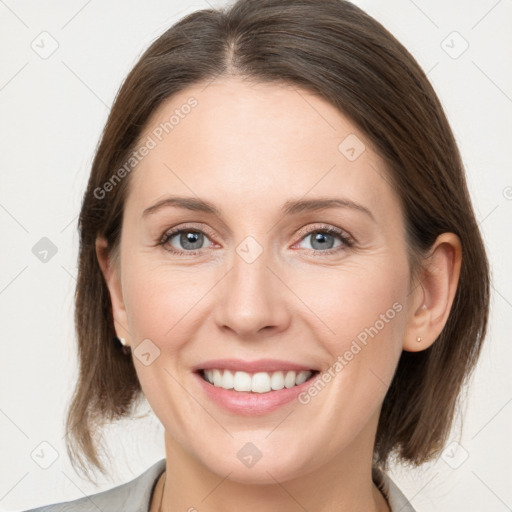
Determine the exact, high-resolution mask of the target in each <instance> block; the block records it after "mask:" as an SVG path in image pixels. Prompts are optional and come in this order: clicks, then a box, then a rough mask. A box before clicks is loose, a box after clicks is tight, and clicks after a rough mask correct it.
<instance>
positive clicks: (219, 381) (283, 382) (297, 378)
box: [204, 368, 312, 393]
mask: <svg viewBox="0 0 512 512" xmlns="http://www.w3.org/2000/svg"><path fill="white" fill-rule="evenodd" d="M311 375H312V372H311V371H309V370H307V371H301V372H295V371H293V370H291V371H288V372H282V371H277V372H272V373H268V372H257V373H254V374H250V373H247V372H241V371H237V372H234V373H233V372H231V371H230V370H219V369H217V368H215V369H213V370H204V376H205V378H206V380H207V381H208V382H210V384H213V385H214V386H216V387H218V388H224V389H234V390H235V391H252V392H253V393H268V392H269V391H277V390H279V389H283V388H284V387H286V388H291V387H293V386H298V385H299V384H302V383H303V382H306V381H307V380H308V379H309V378H310V377H311Z"/></svg>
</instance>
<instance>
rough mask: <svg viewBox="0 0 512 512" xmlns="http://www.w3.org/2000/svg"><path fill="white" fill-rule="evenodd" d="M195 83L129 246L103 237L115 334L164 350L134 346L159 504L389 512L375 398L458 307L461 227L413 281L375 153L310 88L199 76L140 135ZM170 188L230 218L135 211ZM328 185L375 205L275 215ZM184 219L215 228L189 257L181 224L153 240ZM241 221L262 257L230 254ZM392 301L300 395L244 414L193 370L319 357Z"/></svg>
mask: <svg viewBox="0 0 512 512" xmlns="http://www.w3.org/2000/svg"><path fill="white" fill-rule="evenodd" d="M190 96H194V97H195V98H196V99H197V101H198V105H197V107H195V108H194V109H193V110H192V111H191V112H190V114H188V115H187V116H185V117H184V118H183V119H180V122H179V124H178V125H177V126H175V128H174V129H173V130H172V131H171V132H170V133H169V134H167V135H166V136H165V137H164V138H163V140H162V141H161V142H159V143H158V145H157V146H156V147H155V148H154V149H152V150H151V151H150V152H149V154H148V155H147V156H146V157H145V158H144V159H143V160H142V161H141V162H140V163H139V164H138V165H137V167H136V169H135V170H133V171H132V174H131V175H130V180H131V182H130V188H129V194H128V197H127V201H126V205H125V211H124V219H123V228H122V234H121V244H120V253H119V255H120V258H119V260H116V261H113V260H112V258H111V256H109V252H108V247H107V244H106V242H105V240H103V239H102V238H98V240H97V254H98V260H99V262H100V265H101V267H102V271H103V274H104V276H105V279H106V282H107V284H108V287H109V291H110V295H111V299H112V308H113V315H114V319H115V325H116V330H117V334H118V336H119V337H123V338H125V339H126V340H127V343H128V344H129V345H131V347H132V354H133V351H134V350H135V349H136V347H137V345H138V344H139V343H140V342H141V341H142V340H144V339H150V340H151V342H152V343H154V344H155V345H156V346H157V347H158V348H159V350H160V355H159V357H157V358H156V359H155V360H154V361H153V362H152V363H151V364H150V365H148V366H145V365H144V364H142V362H141V361H139V359H138V358H137V357H135V356H132V357H133V359H134V364H135V368H136V371H137V374H138V377H139V379H140V383H141V386H142V389H143V391H144V393H145V396H146V397H147V400H148V401H149V403H150V405H151V407H152V409H153V410H154V412H155V414H156V415H157V417H158V418H159V420H160V421H161V422H162V424H163V426H164V429H165V450H166V459H167V471H166V473H165V474H164V475H163V476H162V478H161V479H160V480H159V482H158V485H157V487H156V490H155V492H154V494H153V499H152V504H151V511H152V512H155V511H156V510H164V511H177V510H189V509H190V507H195V508H196V509H197V510H200V511H201V512H203V511H205V512H206V511H220V510H223V511H228V512H229V511H235V510H239V509H240V503H243V509H244V510H246V511H248V512H252V511H261V510H269V511H274V510H276V511H277V510H279V511H280V512H292V511H296V510H298V509H299V508H300V507H304V509H307V510H308V511H310V512H323V511H328V510H329V511H330V510H351V511H366V512H368V511H387V510H389V507H388V505H387V503H386V500H385V499H384V497H383V496H382V494H381V493H380V492H379V491H378V490H377V488H376V486H375V485H374V483H373V482H372V479H371V462H372V454H373V446H374V441H375V435H376V429H377V423H378V418H379V414H380V410H381V406H382V402H383V400H384V396H385V394H386V391H387V389H388V387H389V384H390V382H391V379H392V377H393V374H394V371H395V369H396V365H397V363H398V359H399V357H400V354H401V352H402V350H411V351H417V350H424V349H426V348H428V347H429V346H430V345H431V344H432V343H433V342H434V341H435V339H436V338H437V336H438V335H439V333H440V332H441V330H442V328H443V326H444V325H445V323H446V321H447V319H448V315H449V311H450V307H451V304H452V302H453V297H454V295H455V291H456V286H457V281H458V278H459V272H460V261H461V248H460V241H459V239H458V238H457V236H456V235H454V234H452V233H444V234H443V235H441V236H440V237H439V238H438V239H437V241H436V243H435V244H434V246H433V247H432V251H431V256H430V258H429V260H428V262H427V261H425V270H424V271H423V273H422V276H421V283H412V282H411V281H410V275H409V267H408V263H407V256H406V254H407V253H406V249H407V248H406V241H405V232H404V219H403V212H402V211H401V208H400V204H399V201H398V197H397V196H396V195H395V193H394V191H393V190H392V188H391V187H390V184H389V179H387V172H388V171H387V170H386V168H385V165H384V163H383V161H382V160H381V158H380V157H379V156H378V154H377V153H376V152H375V151H373V149H372V147H371V145H370V142H369V141H368V140H367V139H366V137H365V135H364V134H363V133H361V132H360V131H359V130H358V129H357V128H356V127H355V126H354V125H353V124H352V123H351V122H350V121H349V120H348V119H347V118H346V117H344V116H343V115H342V114H341V113H340V112H339V111H338V110H337V109H336V108H335V107H334V106H332V105H330V104H329V103H327V102H326V101H325V100H323V99H321V98H319V97H316V96H314V95H312V94H311V93H308V92H306V91H304V90H301V89H296V88H294V87H289V86H285V85H277V84H251V83H248V82H247V81H243V80H242V79H240V78H231V77H230V78H224V79H220V80H217V81H215V82H213V83H212V84H210V85H209V86H207V87H205V84H201V85H195V86H193V87H191V88H189V89H187V90H186V91H182V92H181V93H180V94H178V95H176V96H175V97H173V98H172V99H170V100H168V101H167V102H166V103H165V104H163V105H162V106H161V107H160V108H159V109H158V110H157V111H156V112H155V113H154V115H153V116H152V118H151V120H150V121H149V123H148V126H147V128H146V130H145V133H144V135H143V137H141V139H144V138H145V137H146V136H147V135H148V134H151V132H152V130H153V129H154V128H155V127H157V126H158V125H159V123H161V122H163V121H165V120H168V119H169V118H170V116H171V115H172V114H173V112H174V110H175V109H176V108H180V106H181V105H183V104H184V103H185V102H186V101H187V99H188V98H189V97H190ZM349 134H355V135H356V136H357V137H358V138H359V139H360V140H361V141H362V142H363V143H364V144H365V147H366V149H365V151H363V153H362V154H361V155H360V156H359V157H358V158H357V159H356V160H355V161H350V160H349V159H347V158H346V157H345V155H344V154H343V153H342V152H340V150H339V149H338V146H339V144H340V142H341V141H343V140H344V139H345V137H347V135H349ZM170 195H180V196H187V197H194V198H201V199H204V200H208V201H210V202H212V203H214V204H215V205H216V206H217V207H218V208H219V209H221V210H222V214H223V215H222V218H219V217H216V216H214V215H211V214H207V213H203V212H196V211H189V210H186V209H179V208H176V207H167V208H163V209H161V210H159V211H158V212H157V213H154V214H152V215H149V216H147V217H145V218H143V216H142V213H143V211H144V210H145V209H146V208H148V207H150V206H152V205H154V204H155V203H157V202H158V201H160V200H161V199H163V198H165V197H167V196H170ZM321 197H337V198H346V199H350V200H351V201H354V202H356V203H358V204H361V205H363V206H365V207H366V208H368V209H369V210H370V211H371V213H372V215H373V219H372V218H371V217H370V216H369V215H367V214H365V213H363V212H361V211H358V210H356V209H350V208H330V209H325V210H323V211H316V212H315V211H313V212H311V211H310V212H302V213H300V214H295V215H287V216H283V215H282V214H281V213H280V208H281V206H282V205H283V203H284V202H285V201H287V200H289V199H312V198H321ZM184 225H185V227H188V228H189V229H192V230H193V231H194V230H195V231H197V230H200V231H202V232H204V233H205V237H204V238H203V243H202V245H201V246H200V247H201V248H200V249H196V250H195V252H196V254H190V252H191V249H189V247H190V245H186V242H185V246H184V245H183V243H181V244H180V237H179V235H178V236H175V237H174V238H173V239H172V240H171V241H168V242H167V245H166V247H167V249H169V248H172V247H173V248H174V249H176V250H181V251H182V252H184V253H185V254H184V255H183V256H179V255H175V254H172V253H171V252H169V250H167V249H166V247H164V246H161V245H157V244H158V242H159V240H160V239H161V238H162V236H163V235H164V233H165V232H168V231H169V230H170V228H174V227H178V226H179V227H181V226H184ZM329 226H334V227H337V228H340V229H342V230H344V231H346V232H347V233H349V234H350V235H351V236H352V237H353V238H354V239H355V240H356V241H355V243H354V245H353V246H352V247H348V246H345V245H344V243H343V242H342V241H340V240H339V239H338V238H337V237H336V235H332V236H333V237H334V238H332V239H331V238H329V237H328V238H327V241H326V243H327V244H331V245H326V243H325V242H324V246H319V245H315V241H314V238H313V236H310V235H311V233H312V232H315V230H316V231H318V230H321V228H325V227H329ZM301 228H306V229H305V230H303V231H300V230H301ZM307 232H309V235H308V234H307ZM249 235H250V236H252V237H254V239H255V240H256V241H257V242H258V244H259V245H260V247H261V249H262V251H263V252H262V253H261V255H260V256H259V257H258V258H257V259H256V260H255V261H254V262H252V263H247V261H245V260H244V259H243V258H241V257H240V256H239V255H238V254H237V252H236V248H237V247H238V246H239V244H240V243H241V242H242V241H243V240H244V239H245V238H246V237H247V236H249ZM200 243H201V241H199V244H200ZM318 247H320V248H318ZM322 247H326V248H327V249H328V248H331V247H332V248H336V247H338V248H339V250H338V252H336V253H334V254H331V255H326V254H324V253H323V252H324V251H325V250H324V251H323V250H322ZM187 250H188V251H189V254H186V251H187ZM192 252H194V251H192ZM396 302H398V303H399V304H400V305H401V306H402V309H401V311H400V312H399V313H397V314H396V315H395V316H394V318H393V319H392V320H390V321H389V322H387V323H385V326H384V328H382V329H381V330H380V331H379V332H378V334H377V335H375V336H374V337H373V338H369V341H368V344H367V345H366V346H364V348H363V349H362V350H361V351H360V352H359V353H358V354H357V355H356V356H354V358H353V359H352V360H351V361H350V362H349V364H347V365H346V366H345V367H344V368H343V370H342V371H340V372H338V373H337V374H336V377H335V378H334V379H332V380H331V382H330V383H329V384H328V385H327V386H326V387H325V389H323V390H322V391H321V392H320V393H319V394H318V395H317V396H316V397H314V398H313V399H311V401H310V402H309V403H308V404H301V403H299V402H298V401H293V402H291V403H289V404H286V405H285V406H283V407H281V408H279V409H278V410H277V411H274V412H272V413H269V414H264V415H261V416H252V417H251V416H244V417H243V416H240V415H237V414H234V413H229V412H225V411H224V410H222V409H220V408H219V407H218V406H217V405H215V404H214V403H212V402H210V401H208V400H207V398H206V397H205V395H204V393H203V391H202V389H201V388H200V386H199V385H198V383H197V382H196V380H195V378H194V376H193V375H192V373H191V368H192V367H193V366H194V365H196V364H199V363H200V362H202V361H206V360H209V359H214V358H220V357H236V358H241V359H246V360H254V359H259V358H263V357H265V358H277V359H285V360H290V361H293V362H296V363H304V364H306V365H310V366H311V367H312V368H320V369H322V370H327V369H328V368H329V367H330V366H331V365H332V364H333V362H334V361H335V360H336V358H337V357H338V356H339V355H340V354H341V355H342V354H344V352H345V351H346V350H347V349H348V348H349V347H350V344H351V343H352V341H353V340H354V339H356V337H357V335H358V334H359V333H360V332H361V331H363V330H364V328H365V327H368V326H371V325H374V324H375V322H376V320H378V319H379V318H380V315H381V314H385V313H386V311H387V310H389V309H390V308H392V305H393V304H394V303H396ZM418 336H420V337H421V338H422V341H421V342H418V341H416V338H417V337H418ZM247 442H251V443H253V444H254V445H256V446H257V447H258V449H259V450H260V451H261V452H262V454H263V455H262V457H261V459H260V460H259V461H258V462H257V463H256V464H255V465H254V466H252V467H250V468H248V467H246V466H245V465H244V464H242V463H241V462H240V460H239V459H238V458H237V456H236V454H237V452H238V450H239V449H240V448H241V447H242V446H244V445H245V444H246V443H247ZM164 481H165V489H164V486H163V484H164ZM162 489H164V492H163V496H162ZM160 500H161V502H162V503H161V507H159V505H160Z"/></svg>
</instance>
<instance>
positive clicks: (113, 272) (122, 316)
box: [96, 237, 130, 346]
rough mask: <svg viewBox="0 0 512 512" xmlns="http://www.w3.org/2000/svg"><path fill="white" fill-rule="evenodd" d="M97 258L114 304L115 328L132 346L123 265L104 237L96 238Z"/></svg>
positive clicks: (127, 343)
mask: <svg viewBox="0 0 512 512" xmlns="http://www.w3.org/2000/svg"><path fill="white" fill-rule="evenodd" d="M96 256H97V258H98V262H99V265H100V268H101V272H102V274H103V277H104V278H105V282H106V283H107V287H108V290H109V293H110V302H111V303H112V316H113V319H114V327H115V330H116V335H117V337H118V338H124V339H125V340H126V345H127V346H129V345H130V333H129V331H128V321H127V319H128V317H127V314H126V309H125V306H124V301H123V293H122V288H121V265H120V261H118V259H117V260H115V261H114V258H113V257H112V254H111V251H110V250H109V247H108V243H107V241H106V240H105V239H104V238H103V237H97V238H96Z"/></svg>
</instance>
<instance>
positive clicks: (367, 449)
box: [150, 432, 390, 512]
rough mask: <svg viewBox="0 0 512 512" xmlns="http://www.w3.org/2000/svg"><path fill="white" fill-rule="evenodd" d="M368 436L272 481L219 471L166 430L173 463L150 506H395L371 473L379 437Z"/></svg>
mask: <svg viewBox="0 0 512 512" xmlns="http://www.w3.org/2000/svg"><path fill="white" fill-rule="evenodd" d="M363 434H364V433H363ZM368 439H371V440H372V441H373V439H374V437H373V436H370V437H369V436H368V435H366V436H364V435H361V436H360V437H359V438H358V439H356V440H355V441H354V443H352V445H351V446H350V447H349V448H348V449H346V450H343V451H342V452H340V453H339V454H338V455H336V456H334V457H333V458H331V459H330V460H329V461H328V462H327V463H326V464H324V465H323V466H321V467H317V468H314V469H313V470H312V471H310V472H308V473H305V474H300V475H296V476H294V477H292V478H290V479H287V480H283V479H282V478H281V480H278V479H275V478H274V479H273V483H270V484H268V483H264V484H259V483H250V484H247V483H241V482H237V481H234V480H232V479H230V478H229V474H227V475H219V474H217V473H215V472H214V471H212V470H211V469H210V468H209V467H207V466H205V465H204V464H203V463H202V462H201V461H200V460H199V459H198V458H196V457H194V456H193V455H192V454H191V453H190V452H188V451H186V450H184V449H183V447H182V445H180V444H179V443H178V442H176V440H175V439H173V438H172V437H171V436H170V435H168V434H167V432H166V433H165V449H166V460H167V469H166V472H165V474H164V475H162V478H161V479H160V481H159V482H158V484H157V486H156V488H155V492H154V497H155V498H154V499H153V500H152V506H151V508H150V510H151V512H174V511H177V510H191V511H193V510H200V511H201V512H217V511H220V510H222V511H225V512H235V511H237V510H240V504H241V503H243V509H244V511H247V512H256V511H258V512H259V511H261V510H279V511H280V512H295V511H296V510H297V509H298V507H299V508H302V509H303V510H308V511H309V512H326V511H331V510H339V511H351V512H357V511H361V512H363V511H364V512H389V511H390V509H389V506H388V504H387V502H386V500H385V498H384V496H383V495H382V494H381V493H380V491H379V490H378V489H377V487H376V486H375V484H374V483H373V481H372V478H371V461H372V455H373V442H364V441H365V440H366V441H368ZM268 473H271V471H269V472H268ZM164 484H165V485H164Z"/></svg>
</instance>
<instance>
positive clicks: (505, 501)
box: [0, 0, 512, 512]
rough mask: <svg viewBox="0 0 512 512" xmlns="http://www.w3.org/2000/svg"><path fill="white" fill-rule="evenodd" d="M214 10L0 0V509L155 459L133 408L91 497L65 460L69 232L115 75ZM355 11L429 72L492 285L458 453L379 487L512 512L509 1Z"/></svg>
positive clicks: (117, 477) (420, 506)
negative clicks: (188, 21) (178, 26)
mask: <svg viewBox="0 0 512 512" xmlns="http://www.w3.org/2000/svg"><path fill="white" fill-rule="evenodd" d="M224 3H225V2H214V1H213V0H209V1H208V2H207V1H206V0H204V1H195V2H189V1H176V0H174V1H165V2H164V1H159V0H151V1H145V2H142V1H141V0H138V1H125V2H122V1H120V0H115V1H114V0H111V1H110V2H100V1H98V0H89V1H86V0H72V1H67V2H63V1H61V2H57V1H48V2H44V3H42V2H35V1H18V2H16V1H14V0H0V52H1V66H0V108H1V114H0V140H1V141H2V151H1V152H0V176H1V186H0V229H1V234H2V244H1V250H0V258H1V260H0V315H1V320H0V322H1V323H0V325H1V328H2V357H1V358H0V365H1V366H0V386H1V390H2V394H1V400H0V433H1V435H0V460H1V461H2V463H1V465H0V510H7V511H16V510H22V509H25V508H29V507H33V506H37V505H42V504H47V503H53V502H57V501H62V500H68V499H74V498H78V497H82V496H83V495H84V494H91V493H93V492H98V491H99V490H103V489H107V488H109V487H112V486H114V485H118V484H120V483H122V482H124V481H127V480H129V479H131V478H133V477H135V476H137V475H138V474H140V473H141V472H142V471H144V470H145V469H146V468H147V467H149V466H150V465H151V464H153V463H154V462H155V461H156V460H158V459H160V458H161V457H163V456H164V447H163V430H162V427H161V425H160V424H159V422H158V420H156V419H155V417H154V416H153V415H152V413H151V412H150V410H149V407H146V409H143V410H142V411H141V414H142V415H143V417H142V418H141V419H138V420H133V421H127V422H122V423H121V424H118V425H113V426H112V427H111V428H110V429H109V430H108V431H107V435H106V442H107V444H108V445H109V446H110V449H111V452H112V454H113V455H114V460H115V463H114V468H113V471H114V470H115V471H117V473H113V474H114V476H113V478H112V479H111V480H107V479H100V487H99V488H94V487H93V486H92V485H90V484H88V483H87V482H86V481H84V480H81V479H80V478H79V476H78V475H77V474H76V473H75V472H74V471H73V470H72V468H71V465H70V462H69V460H68V458H67V455H66V451H65V447H64V442H63V433H64V431H63V425H64V416H65V407H66V405H67V403H68V400H69V397H70V394H71V390H72V386H73V384H74V380H75V376H76V371H77V369H76V364H75V341H74V327H73V318H72V314H73V293H74V286H75V276H76V258H77V248H78V237H77V233H76V221H77V215H78V212H79V208H80V203H81V197H82V194H83V191H84V190H85V185H86V181H87V178H88V174H89V170H90V165H91V162H92V157H93V152H94V149H95V146H96V144H97V141H98V138H99V136H100V133H101V130H102V129H103V126H104V123H105V121H106V118H107V115H108V110H109V107H110V105H111V103H112V101H113V98H114V95H115V93H116V91H117V89H118V87H119V85H120V83H121V81H122V80H123V78H124V77H125V75H126V74H127V72H128V71H129V70H130V69H131V67H132V66H133V65H134V64H135V62H136V61H137V59H138V57H139V56H140V54H141V52H142V51H143V50H144V49H145V48H146V47H147V46H148V45H149V44H150V43H151V42H152V41H153V40H154V39H155V38H156V37H157V36H159V35H160V34H161V33H162V32H163V31H164V30H165V29H166V28H168V27H169V26H170V25H171V24H172V23H173V22H175V21H176V20H178V19H179V18H181V17H182V16H183V15H185V14H186V13H188V12H192V11H195V10H198V9H203V8H206V7H208V4H210V5H212V6H219V5H223V4H224ZM355 3H356V4H358V5H360V6H361V7H362V8H363V9H365V10H366V11H367V12H368V13H370V14H371V15H373V16H374V17H376V18H377V19H378V20H379V21H381V22H382V23H383V24H384V25H385V26H386V27H387V28H388V29H389V30H390V31H391V32H392V33H393V34H395V36H397V37H398V39H399V40H400V41H402V43H403V44H404V45H405V46H406V47H407V48H408V49H409V50H410V51H411V52H412V53H413V55H414V56H415V57H416V58H417V60H418V61H419V63H420V65H421V66H422V67H423V68H424V69H425V71H427V72H428V76H429V78H430V80H431V81H432V83H433V85H434V87H435V89H436V91H437V92H438V94H439V96H440V99H441V101H442V103H443V105H444V107H445V109H446V112H447V115H448V118H449V120H450V122H451V125H452V127H453V130H454V132H455V135H456V138H457V140H458V142H459V144H460V149H461V151H462V155H463V159H464V162H465V164H466V168H467V178H468V184H469V188H470V192H471V195H472V198H473V201H474V205H475V209H476V212H477V217H478V220H479V222H480V226H481V229H482V231H483V235H484V238H485V242H486V244H487V247H488V251H489V256H490V259H491V265H492V271H493V279H494V281H493V298H492V304H491V318H490V324H491V325H490V332H489V335H488V337H487V343H486V346H485V350H484V352H483V355H482V358H481V360H480V363H479V366H478V369H477V371H476V373H475V375H474V378H473V380H472V384H471V387H470V388H469V390H468V397H467V399H466V400H465V401H464V402H463V409H464V416H463V418H464V428H463V430H462V434H461V437H460V439H459V437H458V428H456V429H454V432H453V435H452V437H451V439H450V443H456V442H457V440H458V441H459V442H460V445H459V444H451V445H450V446H449V447H448V449H447V450H446V451H445V454H444V455H443V457H442V458H440V459H439V460H438V461H437V462H435V463H432V464H428V465H425V466H423V467H422V468H419V469H416V470H410V469H407V468H405V469H403V468H394V469H393V471H392V472H391V476H392V477H393V478H394V480H395V481H396V482H397V484H398V485H399V486H400V487H401V488H402V490H403V491H404V493H405V494H406V495H407V496H408V497H409V498H410V499H411V501H412V504H413V506H414V507H415V508H416V509H417V510H418V511H419V512H424V511H425V512H426V511H451V512H453V511H461V512H462V511H464V512H467V511H472V512H473V511H484V510H485V511H486V512H489V511H491V512H492V511H496V512H501V511H506V510H512V486H511V485H510V484H511V483H512V471H511V469H510V467H509V458H510V455H511V454H512V441H511V439H510V432H511V425H512V403H511V402H512V377H511V373H512V372H511V368H510V362H511V360H512V343H511V334H510V333H511V332H512V322H511V317H512V279H511V274H512V271H511V267H510V263H509V255H510V253H511V248H512V247H511V241H510V233H511V229H510V225H511V222H510V219H511V218H512V172H511V145H512V139H511V135H512V130H511V128H512V66H511V57H510V49H511V48H512V2H511V0H498V1H496V0H481V1H476V0H473V1H469V2H468V1H462V0H458V1H452V2H449V3H448V2H445V1H442V0H435V1H428V2H427V1H425V0H415V1H412V0H386V1H378V0H358V1H356V2H355ZM43 32H47V34H44V33H43ZM454 32H456V34H455V33H454ZM42 33H43V34H42ZM56 45H58V48H56V50H55V51H54V53H52V54H51V55H49V53H50V52H51V51H52V50H53V46H56ZM466 45H469V46H468V48H467V49H466V50H465V51H464V52H463V53H461V52H462V50H464V48H465V46H466ZM43 237H47V238H48V239H49V240H51V242H52V243H53V244H54V245H55V248H56V251H57V252H56V254H54V255H52V253H51V252H50V253H49V254H48V255H47V256H46V258H47V261H46V262H43V261H41V260H40V258H41V257H44V254H39V257H37V256H36V254H34V253H33V247H34V246H36V244H37V243H38V242H39V241H40V239H41V238H43ZM36 247H38V246H36ZM35 252H36V253H37V251H35ZM144 413H146V415H145V416H144ZM460 423H461V422H460V421H458V422H457V427H459V426H460ZM40 443H45V444H43V445H41V444H40ZM54 459H55V460H54ZM41 465H43V466H44V465H49V467H48V468H47V469H44V468H43V467H41Z"/></svg>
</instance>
